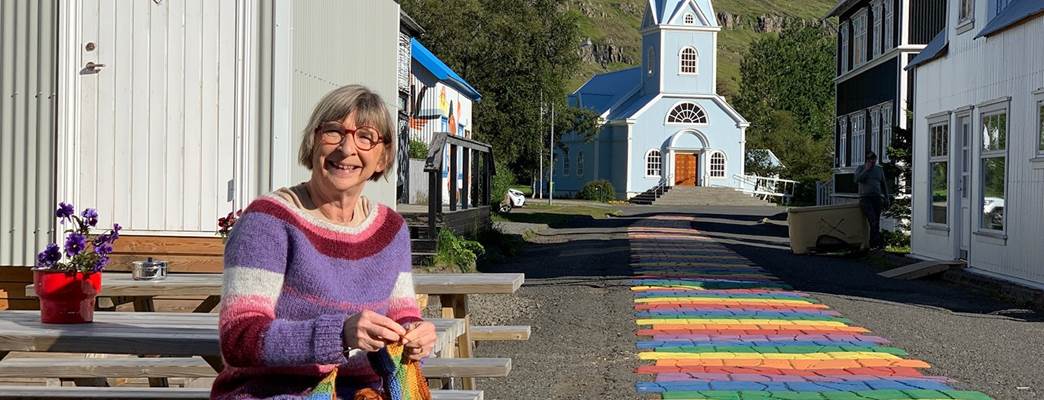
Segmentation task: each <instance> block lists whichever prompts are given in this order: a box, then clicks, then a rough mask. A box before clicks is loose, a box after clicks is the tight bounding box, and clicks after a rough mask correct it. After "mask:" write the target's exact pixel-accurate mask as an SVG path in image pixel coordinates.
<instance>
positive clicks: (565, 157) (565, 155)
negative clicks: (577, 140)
mask: <svg viewBox="0 0 1044 400" xmlns="http://www.w3.org/2000/svg"><path fill="white" fill-rule="evenodd" d="M562 175H565V176H569V149H565V150H562Z"/></svg>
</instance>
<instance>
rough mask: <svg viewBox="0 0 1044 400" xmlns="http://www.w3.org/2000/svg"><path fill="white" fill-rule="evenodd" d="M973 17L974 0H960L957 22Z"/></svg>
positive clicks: (966, 20) (969, 20)
mask: <svg viewBox="0 0 1044 400" xmlns="http://www.w3.org/2000/svg"><path fill="white" fill-rule="evenodd" d="M974 17H975V0H961V4H960V8H959V9H957V24H958V25H960V24H964V23H966V22H971V20H972V19H973V18H974Z"/></svg>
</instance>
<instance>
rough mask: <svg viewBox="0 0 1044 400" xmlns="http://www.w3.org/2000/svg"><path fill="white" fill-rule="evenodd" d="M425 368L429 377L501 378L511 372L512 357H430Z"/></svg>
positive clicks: (425, 363)
mask: <svg viewBox="0 0 1044 400" xmlns="http://www.w3.org/2000/svg"><path fill="white" fill-rule="evenodd" d="M423 370H424V376H426V377H429V378H500V377H505V376H507V375H508V373H510V372H511V359H510V358H430V359H427V360H424V367H423Z"/></svg>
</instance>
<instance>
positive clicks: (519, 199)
mask: <svg viewBox="0 0 1044 400" xmlns="http://www.w3.org/2000/svg"><path fill="white" fill-rule="evenodd" d="M508 198H509V199H511V207H525V206H526V195H524V194H522V192H519V191H517V190H515V189H508Z"/></svg>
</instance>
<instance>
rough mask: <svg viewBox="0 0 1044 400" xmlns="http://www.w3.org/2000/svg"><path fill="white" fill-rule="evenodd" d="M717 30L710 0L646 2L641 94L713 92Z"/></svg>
mask: <svg viewBox="0 0 1044 400" xmlns="http://www.w3.org/2000/svg"><path fill="white" fill-rule="evenodd" d="M720 30H721V28H720V26H719V25H718V21H717V17H716V16H715V14H714V7H713V5H712V4H711V0H647V3H646V9H645V15H644V17H643V20H642V27H641V33H642V93H643V94H655V93H679V94H714V93H716V88H715V83H714V80H715V78H716V75H717V73H716V68H717V65H716V62H717V48H716V46H717V35H718V31H720Z"/></svg>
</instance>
